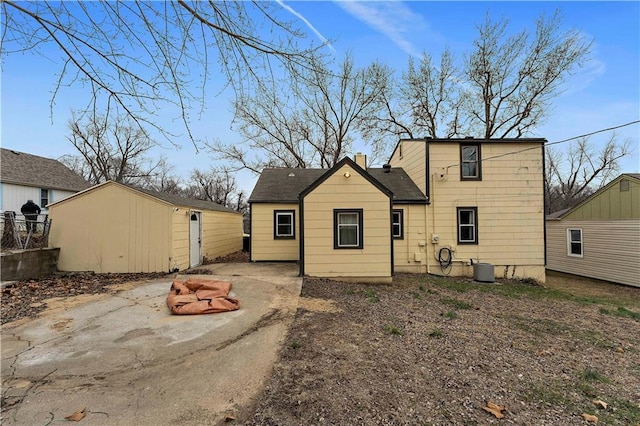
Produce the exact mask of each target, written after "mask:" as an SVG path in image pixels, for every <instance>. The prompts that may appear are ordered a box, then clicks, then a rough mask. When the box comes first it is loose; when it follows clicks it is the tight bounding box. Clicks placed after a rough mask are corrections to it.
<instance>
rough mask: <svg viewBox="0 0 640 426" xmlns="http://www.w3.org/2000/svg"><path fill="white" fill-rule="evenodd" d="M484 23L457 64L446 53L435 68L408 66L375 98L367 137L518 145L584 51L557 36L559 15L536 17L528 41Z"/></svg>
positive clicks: (567, 36) (583, 44)
mask: <svg viewBox="0 0 640 426" xmlns="http://www.w3.org/2000/svg"><path fill="white" fill-rule="evenodd" d="M508 23H509V22H508V21H507V20H506V19H502V20H498V21H493V20H492V19H491V18H490V17H489V15H487V16H486V19H485V21H484V22H483V23H482V24H481V25H480V26H479V27H478V36H477V38H476V39H475V41H474V43H473V44H474V48H473V49H472V51H471V52H470V53H468V54H466V55H463V57H464V60H463V61H462V63H460V62H459V61H458V60H456V57H454V55H453V54H452V53H451V52H450V51H449V50H448V49H447V50H445V51H444V52H443V54H442V56H441V58H440V63H439V64H437V65H436V64H434V63H433V61H432V59H431V56H430V55H428V54H426V53H425V54H423V56H422V58H421V60H420V64H419V66H416V65H414V62H413V59H410V60H409V63H408V68H407V71H406V72H405V73H404V74H403V78H402V80H400V81H399V83H398V84H397V85H396V86H395V87H389V88H388V90H387V91H385V93H383V96H382V97H381V98H380V99H381V100H382V102H383V106H382V109H383V110H384V111H385V112H384V114H382V115H381V116H379V117H377V120H376V121H375V122H374V123H373V125H372V126H371V127H370V128H369V129H368V132H367V134H368V135H373V134H376V133H377V132H383V133H385V134H388V135H389V134H390V135H393V136H395V137H396V138H397V137H408V138H415V137H425V136H428V137H434V138H442V137H454V136H457V137H465V136H477V137H483V138H507V137H516V138H518V137H522V136H525V135H527V134H528V133H529V132H531V131H532V130H533V129H534V128H535V127H536V126H538V125H539V124H541V123H542V121H543V120H544V118H545V114H547V113H548V112H549V110H550V108H551V104H552V101H553V99H554V97H555V96H556V95H557V94H558V93H559V92H560V91H561V90H562V84H563V83H564V81H565V79H566V78H567V77H568V76H569V75H570V74H571V73H572V72H574V71H575V70H576V69H577V68H579V67H581V66H583V65H584V63H585V62H586V60H587V59H588V55H589V51H590V48H591V43H590V42H587V41H585V39H584V37H583V36H582V35H581V33H580V32H578V31H577V30H568V31H564V32H563V31H562V28H561V24H562V20H561V17H560V15H559V13H557V12H556V13H555V14H554V15H553V16H552V17H551V18H548V19H547V18H546V17H545V16H542V17H540V18H539V19H538V21H537V23H536V31H535V34H531V33H530V32H529V31H527V30H522V31H521V32H519V33H517V34H510V33H509V31H508Z"/></svg>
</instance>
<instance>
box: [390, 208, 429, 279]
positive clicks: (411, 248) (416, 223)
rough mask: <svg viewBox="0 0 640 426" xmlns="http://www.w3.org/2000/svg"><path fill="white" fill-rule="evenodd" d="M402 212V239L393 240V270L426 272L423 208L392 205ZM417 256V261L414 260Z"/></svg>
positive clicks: (425, 236)
mask: <svg viewBox="0 0 640 426" xmlns="http://www.w3.org/2000/svg"><path fill="white" fill-rule="evenodd" d="M393 209H394V210H402V211H403V212H404V214H403V217H404V239H402V240H397V239H394V240H393V258H394V270H395V271H396V272H410V273H425V272H426V261H427V259H426V252H425V249H426V244H427V241H426V238H427V235H426V234H425V225H426V222H425V212H426V210H425V206H424V205H394V206H393ZM416 256H417V259H416Z"/></svg>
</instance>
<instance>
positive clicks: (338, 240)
mask: <svg viewBox="0 0 640 426" xmlns="http://www.w3.org/2000/svg"><path fill="white" fill-rule="evenodd" d="M362 235H363V233H362V209H335V210H334V211H333V248H335V249H361V248H363V242H362Z"/></svg>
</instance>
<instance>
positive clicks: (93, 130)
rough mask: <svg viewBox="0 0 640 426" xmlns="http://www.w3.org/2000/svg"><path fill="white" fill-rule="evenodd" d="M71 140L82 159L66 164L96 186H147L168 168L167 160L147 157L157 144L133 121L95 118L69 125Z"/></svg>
mask: <svg viewBox="0 0 640 426" xmlns="http://www.w3.org/2000/svg"><path fill="white" fill-rule="evenodd" d="M69 130H70V133H71V134H70V136H68V138H67V139H68V140H69V141H70V142H71V144H72V145H73V146H74V148H75V149H76V150H77V151H78V153H79V155H78V156H75V157H74V156H65V157H62V159H61V160H62V162H63V163H65V164H66V165H67V166H69V167H70V168H71V169H72V170H74V171H76V172H77V173H78V174H80V175H81V176H82V177H83V178H84V179H86V180H87V181H88V182H90V183H92V184H97V183H102V182H105V181H107V180H114V181H116V182H122V183H129V184H137V185H144V183H145V182H147V181H148V180H149V179H151V178H152V177H153V176H154V175H155V174H156V173H157V171H158V170H160V169H165V168H166V167H167V165H166V161H165V160H164V159H163V158H160V159H159V160H153V159H151V158H149V157H147V154H148V153H149V150H151V149H152V148H153V147H154V146H156V143H155V142H154V141H153V140H151V138H150V137H149V135H148V134H147V133H146V132H145V131H144V129H142V128H140V127H139V126H137V125H136V124H135V123H134V122H133V121H132V119H131V118H123V119H120V120H117V119H116V120H113V119H108V118H107V117H105V116H94V117H92V118H91V119H86V120H84V121H80V120H78V119H76V118H75V117H74V118H72V119H71V121H70V122H69Z"/></svg>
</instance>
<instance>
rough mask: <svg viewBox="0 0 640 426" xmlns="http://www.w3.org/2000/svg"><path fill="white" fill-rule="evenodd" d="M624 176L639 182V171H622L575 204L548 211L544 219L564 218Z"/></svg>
mask: <svg viewBox="0 0 640 426" xmlns="http://www.w3.org/2000/svg"><path fill="white" fill-rule="evenodd" d="M624 178H627V179H631V180H635V181H636V182H637V183H640V173H623V174H621V175H620V176H618V177H617V178H615V179H613V180H612V181H611V182H609V183H608V184H606V185H605V186H603V187H602V188H600V189H598V190H597V191H596V192H594V193H593V194H591V195H589V196H588V197H587V198H585V199H584V200H582V201H581V202H579V203H578V204H576V205H575V206H573V207H570V208H568V209H563V210H559V211H557V212H553V213H549V214H548V215H546V217H545V219H546V220H562V219H563V218H565V217H566V216H568V215H569V214H571V213H572V212H574V211H576V210H577V209H579V208H580V207H582V206H584V205H585V204H587V203H589V202H590V201H591V200H593V199H594V198H596V197H597V196H599V195H600V194H602V193H603V192H604V191H607V190H609V189H610V188H611V187H612V186H613V185H615V184H616V183H618V182H620V181H621V180H622V179H624Z"/></svg>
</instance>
